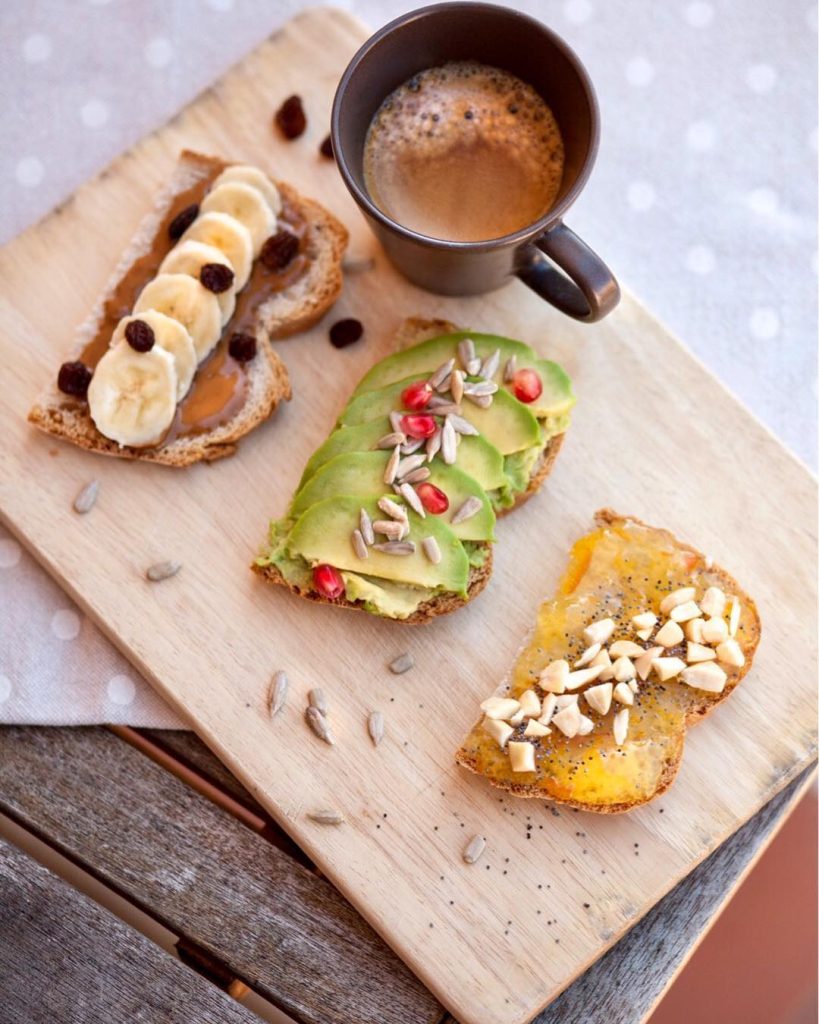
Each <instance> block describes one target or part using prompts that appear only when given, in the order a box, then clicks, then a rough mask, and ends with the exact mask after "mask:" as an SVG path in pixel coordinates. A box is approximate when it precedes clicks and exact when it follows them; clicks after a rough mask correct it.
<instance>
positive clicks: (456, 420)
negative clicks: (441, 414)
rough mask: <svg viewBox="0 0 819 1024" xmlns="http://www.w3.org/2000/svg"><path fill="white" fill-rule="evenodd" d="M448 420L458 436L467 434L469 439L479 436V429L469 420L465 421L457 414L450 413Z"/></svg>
mask: <svg viewBox="0 0 819 1024" xmlns="http://www.w3.org/2000/svg"><path fill="white" fill-rule="evenodd" d="M447 418H448V419H449V421H450V423H451V424H452V426H453V427H454V429H455V431H456V432H457V433H458V434H465V435H466V436H467V437H477V436H478V433H479V431H478V428H477V427H475V426H473V425H472V424H471V423H470V422H469V420H465V419H464V418H463V416H458V415H457V414H456V413H450V415H449V416H448V417H447Z"/></svg>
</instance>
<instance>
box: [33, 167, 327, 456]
mask: <svg viewBox="0 0 819 1024" xmlns="http://www.w3.org/2000/svg"><path fill="white" fill-rule="evenodd" d="M230 166H233V165H231V164H229V163H228V162H227V161H225V160H222V159H219V158H216V157H210V156H204V155H202V154H199V153H193V152H190V151H187V150H186V151H184V152H183V153H182V154H181V155H180V158H179V161H178V163H177V166H176V169H175V171H174V173H173V176H172V178H171V180H170V181H169V183H168V186H167V188H166V189H165V190H164V191H163V193H162V195H161V196H160V197H159V199H158V201H157V204H156V206H155V208H154V210H153V211H152V212H151V213H150V214H148V215H147V216H146V218H145V220H144V221H143V222H142V224H141V225H140V226H139V228H138V229H137V232H136V234H135V236H134V238H133V239H132V241H131V243H130V245H129V247H128V249H127V250H126V252H125V253H124V255H123V257H122V259H121V261H120V263H119V265H118V266H117V268H116V269H115V271H114V273H113V275H112V277H111V279H110V281H109V283H108V285H107V286H106V288H105V289H104V291H103V294H102V296H101V297H100V299H99V301H98V303H97V305H96V307H95V308H94V309H93V310H92V312H91V314H90V316H89V317H88V319H87V320H86V321H85V322H84V323H83V324H82V325H81V326H80V327H79V329H78V331H77V336H76V341H75V345H74V350H73V354H72V355H71V357H70V358H71V360H72V361H75V360H79V361H81V362H83V363H84V364H85V365H87V366H88V368H89V369H91V370H93V369H94V367H95V365H96V364H97V362H98V361H99V359H100V358H101V357H102V356H103V354H104V353H105V352H106V350H107V348H108V344H109V341H110V339H111V336H112V332H113V331H114V329H115V328H116V325H117V323H118V321H120V319H121V318H122V317H124V316H125V315H126V314H129V313H130V312H131V310H132V308H133V306H134V302H135V300H137V297H138V295H139V293H140V292H141V291H142V289H143V287H144V286H145V285H146V284H147V283H148V282H149V281H150V280H151V279H152V278H154V277H155V275H156V274H157V272H158V271H159V267H160V264H161V263H162V262H163V260H165V258H166V257H167V256H168V255H169V253H170V251H171V249H172V248H173V247H174V246H175V244H176V243H177V242H179V241H180V240H179V239H176V238H174V237H172V235H171V233H170V232H169V229H170V227H171V224H172V222H173V221H174V219H175V218H176V217H177V216H178V215H179V214H180V213H181V212H182V211H183V210H185V209H186V208H190V207H191V206H192V205H198V204H199V203H200V201H201V200H202V198H203V196H204V195H205V194H206V190H207V189H208V188H209V187H210V186H211V185H212V183H213V182H214V181H215V179H216V178H217V177H218V176H219V175H220V174H222V173H223V172H224V171H225V170H226V169H227V168H228V167H230ZM248 170H250V172H251V178H250V180H251V181H255V180H256V178H255V175H258V176H259V178H258V183H259V185H260V187H262V188H263V189H265V190H266V191H267V192H269V194H270V195H271V196H272V197H273V201H274V202H275V197H276V195H277V194H278V198H279V201H280V203H281V208H280V209H279V211H278V223H277V225H276V228H277V229H278V228H279V227H288V226H289V227H292V228H293V229H294V230H295V231H296V232H297V234H298V237H299V248H298V252H297V253H296V255H295V256H294V257H293V258H292V262H291V263H290V264H289V266H288V267H287V268H286V271H283V273H282V275H280V277H281V279H280V280H278V281H277V282H276V286H275V288H272V289H270V288H269V289H267V290H266V291H265V292H264V294H262V293H261V291H259V292H258V294H256V293H255V292H254V294H253V295H252V296H251V292H253V291H254V288H256V286H257V285H258V284H259V282H258V281H257V278H258V277H261V275H260V274H257V275H256V277H251V280H250V283H249V284H248V286H247V287H246V288H245V289H244V292H245V295H244V297H243V293H242V291H241V290H240V291H239V292H238V293H237V296H236V299H237V304H236V313H235V314H234V315H233V316H232V317H231V318H230V319H228V320H227V322H225V323H223V325H222V336H221V339H220V340H219V342H218V343H217V344H216V346H215V348H214V349H213V351H212V352H211V353H210V354H209V355H208V356H207V357H206V358H205V359H204V360H203V361H202V362H201V364H200V366H199V368H198V369H197V372H196V375H195V377H194V380H193V384H192V386H191V390H190V391H189V392H188V393H187V395H186V396H185V397H184V398H182V399H181V400H180V401H179V404H178V406H177V414H176V418H175V420H174V422H173V424H172V425H171V428H170V431H169V432H168V433H167V434H166V436H165V438H164V439H161V440H160V441H159V443H152V444H149V445H145V446H136V445H129V444H122V443H118V442H117V440H114V439H112V438H110V437H107V436H105V435H104V434H103V433H101V432H100V430H99V429H98V428H97V426H96V424H95V422H94V420H93V418H92V416H91V413H90V410H89V404H88V402H87V401H86V400H85V399H84V398H82V397H81V396H80V397H78V396H76V395H70V394H66V393H64V392H63V391H61V390H60V389H59V388H58V387H57V384H56V373H55V383H54V384H53V385H52V386H51V387H49V388H48V389H47V390H46V391H45V392H44V394H43V395H42V396H41V397H40V399H39V400H38V401H37V403H36V404H35V405H34V407H33V408H32V409H31V411H30V412H29V416H28V419H29V421H30V422H31V423H33V424H34V425H35V426H36V427H38V428H39V429H41V430H43V431H45V432H46V433H49V434H52V435H53V436H55V437H59V438H62V439H63V440H66V441H70V442H71V443H73V444H76V445H78V446H79V447H81V448H85V449H87V450H89V451H94V452H97V453H99V454H101V455H114V456H117V457H119V458H125V459H141V460H143V461H146V462H158V463H163V464H165V465H169V466H187V465H190V464H191V463H194V462H199V461H206V462H212V461H215V460H216V459H222V458H224V457H225V456H228V455H232V454H233V453H234V452H235V450H236V446H237V443H238V441H239V440H240V439H241V438H242V437H244V436H245V434H247V433H249V432H250V431H251V430H253V429H254V427H256V426H258V425H259V424H260V423H262V422H263V421H264V420H266V419H267V418H268V417H269V416H270V415H271V413H272V412H273V411H274V410H275V409H276V407H277V405H278V404H279V402H281V401H283V400H287V399H289V398H290V394H291V392H290V382H289V380H288V375H287V370H286V368H285V366H284V363H283V362H282V360H281V359H280V358H279V356H278V355H277V354H276V352H275V351H274V349H273V347H272V345H271V341H273V340H275V339H279V338H286V337H288V336H290V335H292V334H295V333H297V332H299V331H303V330H307V329H308V328H309V327H311V326H312V325H313V324H314V323H316V322H317V321H318V320H319V319H320V318H321V317H322V316H323V315H324V314H325V313H326V311H327V310H328V309H329V308H330V306H332V304H333V303H334V302H335V300H336V298H337V297H338V295H339V293H340V291H341V286H342V271H341V261H342V256H343V254H344V250H345V248H346V245H347V230H346V228H345V227H344V226H343V225H342V224H341V223H340V222H339V221H338V220H336V218H335V217H334V216H333V215H332V214H331V213H329V212H328V211H327V210H326V209H324V207H322V206H321V205H320V204H319V203H317V202H315V201H314V200H312V199H308V198H306V197H304V196H302V195H300V194H299V193H298V192H297V191H296V190H295V189H294V188H293V187H292V186H290V185H288V184H285V183H284V182H273V181H272V180H270V179H268V180H267V183H265V178H266V176H265V175H264V174H263V173H262V172H260V171H258V170H257V169H254V168H250V169H248ZM244 187H245V188H247V187H248V186H247V184H245V185H244ZM221 216H224V214H222V215H221ZM183 240H184V239H183ZM201 251H204V250H201ZM216 255H217V257H218V253H217V254H216ZM258 262H259V261H258V259H256V260H254V266H255V265H256V264H258ZM189 272H190V271H186V273H189ZM211 301H213V300H211ZM236 329H239V330H241V331H242V332H246V333H251V334H253V335H254V336H255V338H256V349H257V351H256V355H255V357H253V358H252V359H249V360H247V361H243V362H238V361H237V362H236V364H235V365H232V366H231V367H230V369H231V370H232V371H234V373H235V374H236V375H238V377H241V378H243V379H242V380H241V381H240V386H241V388H242V389H243V393H242V395H239V396H235V397H233V396H232V397H231V400H230V403H229V404H228V405H226V407H225V408H224V410H222V414H221V415H216V416H207V417H206V418H205V420H206V421H205V422H204V423H203V424H196V423H187V422H184V420H185V417H186V415H188V414H190V413H191V410H192V409H193V408H194V407H195V405H196V404H197V402H198V401H199V400H198V399H197V397H196V389H197V382H198V381H199V382H201V381H202V380H203V379H204V378H205V377H207V376H208V374H211V376H213V375H216V374H219V373H221V374H222V376H226V374H225V373H224V369H225V367H224V365H222V364H224V363H225V362H226V361H227V359H228V347H229V338H230V336H231V334H232V332H233V331H234V330H236ZM219 361H221V364H220V365H221V369H218V368H217V367H216V364H217V363H218V362H219ZM211 371H213V372H212V373H211ZM207 386H208V385H207V384H203V385H202V387H207ZM213 397H214V396H213V394H210V395H207V396H204V399H203V400H202V402H201V403H200V405H201V407H202V408H204V407H207V408H208V410H210V409H211V406H212V403H213ZM237 399H238V400H237ZM186 403H187V404H186ZM188 418H190V416H188Z"/></svg>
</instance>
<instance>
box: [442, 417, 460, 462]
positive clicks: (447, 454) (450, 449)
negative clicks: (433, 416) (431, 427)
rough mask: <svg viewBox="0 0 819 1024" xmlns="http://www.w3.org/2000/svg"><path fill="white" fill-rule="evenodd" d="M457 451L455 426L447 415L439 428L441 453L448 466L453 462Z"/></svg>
mask: <svg viewBox="0 0 819 1024" xmlns="http://www.w3.org/2000/svg"><path fill="white" fill-rule="evenodd" d="M457 451H458V449H457V439H456V437H455V428H454V427H453V426H452V423H451V422H450V420H449V417H447V418H446V420H445V421H444V425H443V427H442V428H441V455H442V457H443V460H444V462H445V463H446V464H447V465H448V466H451V465H452V464H453V463H454V462H455V458H456V456H457Z"/></svg>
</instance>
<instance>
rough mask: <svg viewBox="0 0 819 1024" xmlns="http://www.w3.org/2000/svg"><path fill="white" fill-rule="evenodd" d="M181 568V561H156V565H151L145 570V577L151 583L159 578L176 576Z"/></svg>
mask: <svg viewBox="0 0 819 1024" xmlns="http://www.w3.org/2000/svg"><path fill="white" fill-rule="evenodd" d="M181 568H182V563H181V562H157V563H156V565H151V566H149V567H148V568H147V569H146V570H145V578H146V579H148V580H150V581H151V583H159V582H160V581H161V580H167V579H170V577H171V576H176V574H177V573H178V572H179V570H180V569H181Z"/></svg>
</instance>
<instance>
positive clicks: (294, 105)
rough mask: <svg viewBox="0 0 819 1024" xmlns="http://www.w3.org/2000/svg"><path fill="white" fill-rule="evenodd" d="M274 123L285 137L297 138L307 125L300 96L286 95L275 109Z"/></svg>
mask: <svg viewBox="0 0 819 1024" xmlns="http://www.w3.org/2000/svg"><path fill="white" fill-rule="evenodd" d="M275 121H276V125H277V126H278V128H279V131H280V132H281V133H282V135H283V136H284V137H285V138H286V139H297V138H298V137H299V136H300V135H302V134H303V133H304V129H305V128H306V127H307V118H306V117H305V114H304V107H303V106H302V104H301V96H288V97H287V99H286V100H285V101H284V103H282V105H281V106H280V107H279V109H278V110H277V111H276V116H275Z"/></svg>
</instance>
